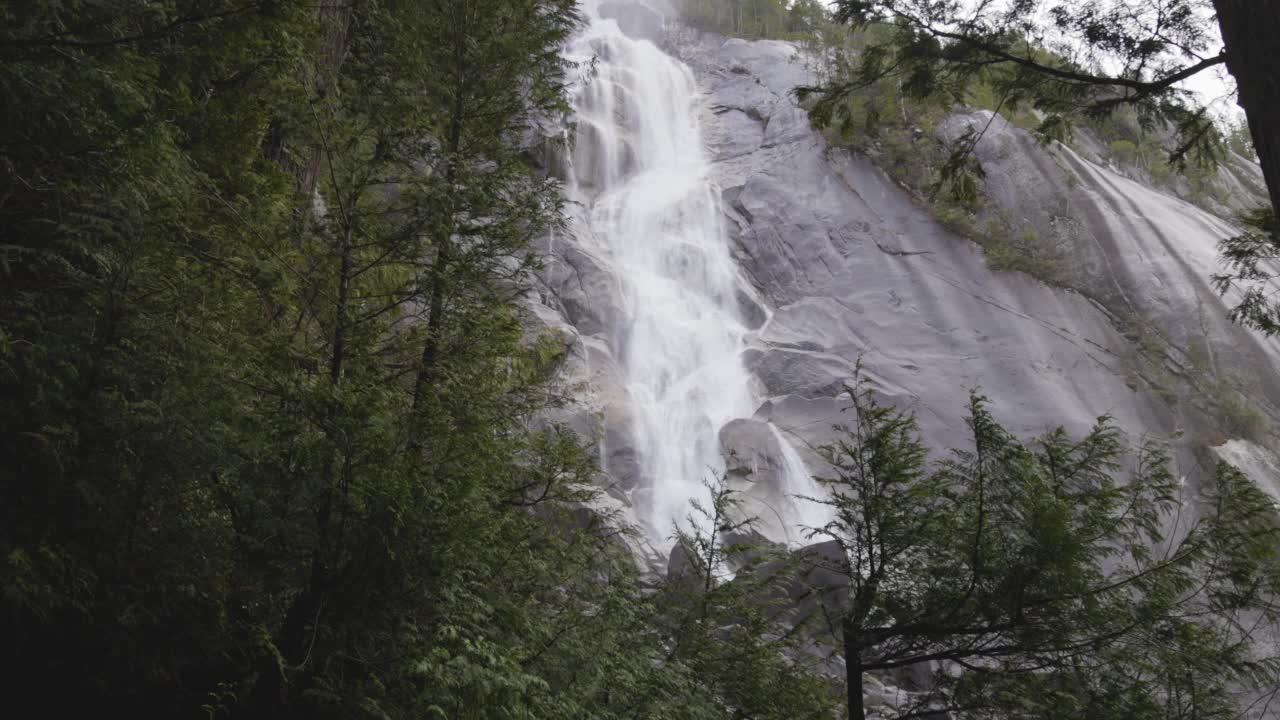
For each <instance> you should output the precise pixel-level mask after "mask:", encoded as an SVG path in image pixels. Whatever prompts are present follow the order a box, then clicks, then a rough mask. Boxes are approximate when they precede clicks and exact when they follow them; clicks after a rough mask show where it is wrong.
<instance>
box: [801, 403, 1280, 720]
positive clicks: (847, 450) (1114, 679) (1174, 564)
mask: <svg viewBox="0 0 1280 720" xmlns="http://www.w3.org/2000/svg"><path fill="white" fill-rule="evenodd" d="M850 395H851V398H852V401H853V412H854V422H853V424H852V425H851V426H849V427H847V428H845V429H844V432H843V434H842V436H841V437H840V439H839V440H838V441H837V442H836V443H835V444H834V445H832V446H831V447H830V448H829V451H828V456H829V460H830V462H831V464H832V466H833V468H834V469H835V474H834V476H833V477H831V478H829V479H827V480H825V483H826V485H827V487H829V488H830V490H831V496H830V499H828V500H825V501H824V502H826V503H827V504H829V505H830V506H831V507H832V509H833V510H834V511H835V514H836V518H835V519H834V520H833V521H832V522H831V523H829V524H828V525H826V526H824V527H822V528H816V529H815V530H814V536H815V537H826V538H828V539H829V540H830V542H831V543H832V551H831V552H829V553H827V554H826V556H825V557H826V559H825V560H824V561H822V563H821V564H820V566H821V567H822V568H823V569H824V570H826V571H828V572H832V573H835V574H836V575H837V576H838V577H840V578H842V581H841V582H840V583H837V584H836V585H835V586H827V587H821V588H818V590H819V592H821V593H823V594H824V596H825V597H826V604H825V608H826V609H827V611H828V612H830V613H831V614H832V615H833V617H835V618H836V620H835V621H834V622H833V623H832V628H833V636H834V638H835V639H836V641H837V642H838V653H839V655H840V656H841V657H842V658H843V659H844V662H845V669H846V687H847V707H848V714H849V717H850V718H858V719H859V720H860V719H861V718H864V717H866V715H867V712H866V709H865V707H864V705H863V694H862V687H863V677H864V676H865V674H867V673H884V672H888V671H893V670H897V669H901V668H907V667H917V668H919V667H923V668H928V669H931V675H932V677H931V681H930V682H929V683H928V686H927V687H925V688H923V689H921V690H920V692H917V693H914V694H913V695H912V696H911V697H910V700H909V701H908V702H906V703H905V704H903V705H902V706H901V707H899V708H897V711H896V714H895V715H894V716H895V717H917V716H922V715H927V714H929V713H937V712H952V713H955V714H957V715H958V716H960V717H972V718H981V717H992V718H1003V717H1050V718H1054V717H1063V718H1066V717H1082V716H1083V717H1133V718H1172V717H1216V716H1218V715H1219V714H1222V713H1229V714H1232V715H1233V716H1235V714H1236V713H1243V712H1247V711H1248V710H1249V709H1250V706H1251V703H1252V701H1253V700H1254V699H1255V698H1256V697H1257V696H1258V694H1259V693H1261V694H1263V695H1265V694H1267V693H1271V692H1274V691H1275V688H1276V687H1277V678H1278V677H1280V675H1278V674H1277V673H1278V671H1280V665H1278V664H1277V657H1276V653H1275V650H1274V639H1275V635H1274V629H1275V627H1276V626H1275V621H1276V615H1275V606H1274V598H1275V593H1276V591H1277V590H1280V550H1278V549H1277V545H1276V541H1277V540H1278V539H1280V520H1278V519H1277V515H1276V511H1275V509H1274V507H1273V505H1272V503H1271V502H1269V501H1268V499H1267V498H1266V496H1265V495H1264V494H1263V493H1262V492H1261V491H1260V490H1259V489H1258V488H1257V487H1256V486H1254V485H1253V484H1252V483H1250V482H1249V481H1248V480H1247V479H1246V478H1244V477H1243V476H1242V475H1241V474H1240V473H1239V471H1237V470H1235V469H1234V468H1232V467H1230V466H1227V465H1221V466H1219V467H1218V469H1217V472H1216V474H1215V475H1214V476H1213V477H1212V478H1211V480H1210V482H1209V483H1208V484H1207V486H1206V487H1205V488H1204V490H1203V495H1202V497H1201V498H1199V500H1198V502H1194V503H1189V506H1188V507H1187V508H1185V509H1184V508H1183V507H1182V503H1183V501H1190V500H1191V498H1189V497H1184V495H1183V488H1182V487H1181V484H1180V483H1181V481H1180V480H1179V479H1178V478H1176V477H1174V476H1173V474H1172V473H1171V471H1170V470H1169V466H1168V465H1169V459H1168V457H1167V453H1166V451H1165V450H1164V448H1163V447H1161V446H1160V445H1158V444H1155V443H1152V442H1146V443H1143V444H1142V445H1141V446H1139V447H1138V448H1137V450H1136V452H1135V453H1134V454H1132V455H1129V454H1127V453H1126V446H1125V444H1124V442H1123V439H1122V437H1121V435H1120V433H1119V432H1118V431H1117V430H1116V428H1115V427H1114V426H1113V425H1112V424H1111V423H1110V421H1109V420H1108V419H1107V418H1105V417H1104V418H1100V419H1099V421H1098V423H1097V425H1095V427H1094V428H1093V429H1092V430H1091V431H1090V432H1089V433H1088V434H1086V435H1085V436H1084V437H1083V438H1080V439H1078V440H1077V439H1073V438H1071V437H1069V436H1068V435H1067V433H1066V432H1064V431H1063V430H1061V429H1059V430H1055V431H1053V432H1050V433H1048V434H1046V435H1044V436H1043V437H1041V438H1039V439H1037V440H1036V441H1035V442H1034V443H1031V444H1024V443H1022V442H1020V441H1018V440H1017V439H1016V438H1014V437H1013V436H1012V435H1011V434H1010V433H1009V432H1008V431H1007V430H1005V429H1004V428H1002V427H1001V426H1000V425H999V424H998V423H997V422H996V420H995V418H994V417H993V416H992V414H991V412H990V411H989V410H988V408H987V404H986V400H985V399H984V398H982V397H981V396H978V395H975V396H973V398H972V399H971V402H970V405H969V412H970V415H969V421H968V422H969V428H970V432H971V436H972V439H973V441H972V445H971V446H970V447H968V448H964V449H958V450H952V451H951V453H950V455H949V456H948V457H945V458H942V459H940V460H938V461H937V462H935V463H932V464H931V463H930V462H929V461H928V453H927V451H926V449H925V447H924V446H923V445H922V443H921V441H920V439H919V436H918V433H917V429H916V424H915V419H914V417H913V416H912V415H911V414H909V413H907V412H905V411H902V410H899V409H896V408H893V407H889V406H885V405H881V404H879V403H878V402H876V400H875V398H874V395H873V391H872V390H871V388H870V387H869V386H868V385H867V384H866V382H865V381H859V384H858V385H857V386H855V387H854V388H852V389H851V392H850ZM1126 469H1127V472H1126ZM1193 507H1194V511H1193Z"/></svg>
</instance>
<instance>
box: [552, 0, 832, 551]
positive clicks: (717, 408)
mask: <svg viewBox="0 0 1280 720" xmlns="http://www.w3.org/2000/svg"><path fill="white" fill-rule="evenodd" d="M585 9H586V11H587V13H588V16H589V18H590V24H589V25H588V27H587V28H586V29H585V30H584V31H583V32H582V34H581V35H580V36H578V37H577V38H576V40H575V41H574V42H573V43H572V44H571V46H570V48H569V51H568V56H569V58H570V59H571V60H574V61H577V62H579V63H581V67H584V68H585V67H590V68H591V71H590V72H587V73H585V77H584V79H583V82H582V83H581V84H580V86H579V87H578V88H576V90H575V93H574V96H573V105H574V109H575V111H576V136H575V137H574V142H573V143H572V154H571V158H570V162H569V168H568V175H569V177H568V182H567V186H568V187H567V190H568V194H569V197H570V199H571V200H573V201H575V202H578V203H581V204H582V205H583V206H584V208H585V225H586V227H576V228H574V232H575V236H576V238H577V240H578V242H579V244H580V245H581V246H582V247H584V248H586V249H588V250H589V251H590V252H591V253H592V254H593V255H595V256H597V257H598V258H599V259H600V260H601V261H602V262H604V263H606V264H608V265H609V270H610V273H611V275H612V276H613V277H614V278H616V280H617V282H618V287H617V294H618V296H619V299H620V306H621V309H622V312H623V314H624V316H625V317H624V319H623V321H622V323H621V325H622V326H621V327H619V328H616V329H615V331H614V333H613V338H612V343H613V345H614V348H613V350H614V354H615V356H616V357H617V358H618V360H619V362H620V363H621V365H622V369H623V372H624V374H625V382H626V388H627V391H628V394H629V403H630V411H631V414H632V428H631V429H632V434H633V437H634V442H635V446H636V452H637V458H638V462H639V465H640V474H641V477H640V482H639V485H638V487H637V489H636V490H635V491H633V493H632V501H633V504H634V505H635V507H636V510H637V512H638V514H639V516H640V518H641V520H642V521H643V522H644V523H645V524H646V525H647V529H648V530H649V532H650V535H651V539H652V540H653V541H654V542H655V544H657V545H658V546H660V547H664V546H666V545H667V540H668V539H669V536H670V535H671V531H672V523H673V522H674V521H683V519H684V518H685V517H686V516H687V515H688V514H689V500H690V499H691V498H706V497H707V492H706V489H705V487H704V485H703V483H704V481H705V480H707V479H710V478H711V477H712V475H713V474H714V473H721V472H723V471H724V469H725V463H724V459H723V457H722V455H721V448H720V442H719V437H718V435H719V430H720V428H721V427H722V426H723V425H724V424H725V423H727V422H728V421H730V420H733V419H735V418H747V417H751V415H752V413H753V412H754V411H755V408H756V407H757V404H758V398H757V397H755V395H754V393H753V390H752V378H751V375H750V373H748V372H747V370H746V368H745V367H744V366H743V362H742V351H743V349H744V347H745V344H744V343H745V339H746V337H747V335H748V332H749V331H748V329H747V327H746V326H745V325H744V323H743V320H742V318H741V316H740V310H739V306H738V301H737V299H736V297H735V291H736V290H737V289H738V288H739V286H740V280H739V277H738V272H737V267H736V265H735V263H734V261H733V258H732V257H731V256H730V253H729V248H728V242H727V239H726V234H725V232H724V228H723V227H722V225H721V207H720V193H719V188H717V187H715V185H714V184H713V183H712V181H711V180H710V179H709V174H710V169H711V168H710V161H709V158H708V154H707V151H706V149H705V147H704V145H703V138H702V133H701V128H700V126H699V117H700V114H701V112H700V111H701V106H700V102H701V98H700V96H699V92H698V88H697V86H696V83H695V81H694V77H693V74H692V73H691V72H690V70H689V68H688V67H686V66H685V65H684V64H682V63H680V62H679V61H677V60H675V59H674V58H672V57H671V56H669V55H667V54H666V53H664V52H663V51H661V50H660V49H659V48H657V47H656V46H655V45H653V44H652V43H651V42H648V41H644V40H635V39H632V38H629V37H627V36H626V35H624V34H623V33H622V32H621V31H620V30H619V29H618V26H617V24H616V23H615V22H613V21H612V20H602V19H599V18H597V17H595V8H594V7H593V6H592V4H591V3H588V6H587V7H586V8H585ZM779 438H780V439H781V436H779ZM788 450H790V449H788ZM789 454H790V456H791V462H789V463H786V467H787V468H788V472H787V473H786V474H787V475H788V477H786V478H785V479H784V485H786V487H785V488H784V490H785V492H787V493H796V494H808V495H813V494H814V492H815V489H814V483H813V480H812V479H811V478H810V477H809V474H808V472H807V471H806V470H805V469H804V466H803V464H802V463H798V462H797V461H798V457H796V456H795V455H794V451H791V452H790V453H789ZM797 465H798V469H796V468H797ZM806 504H807V503H806ZM787 515H788V516H789V517H792V518H793V520H794V521H796V522H798V521H799V517H798V516H797V514H796V512H795V511H794V510H789V511H788V512H787ZM788 534H793V533H788Z"/></svg>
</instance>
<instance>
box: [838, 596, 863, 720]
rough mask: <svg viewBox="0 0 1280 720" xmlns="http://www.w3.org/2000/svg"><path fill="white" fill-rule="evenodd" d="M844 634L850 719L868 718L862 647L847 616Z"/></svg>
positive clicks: (845, 671) (845, 678)
mask: <svg viewBox="0 0 1280 720" xmlns="http://www.w3.org/2000/svg"><path fill="white" fill-rule="evenodd" d="M842 634H843V635H844V683H845V692H846V695H847V696H848V709H849V716H848V717H849V720H866V717H867V709H866V708H865V707H864V706H863V704H862V647H861V645H860V644H859V643H858V630H857V628H855V627H854V625H853V622H852V620H851V619H850V618H847V617H846V618H845V621H844V628H843V633H842Z"/></svg>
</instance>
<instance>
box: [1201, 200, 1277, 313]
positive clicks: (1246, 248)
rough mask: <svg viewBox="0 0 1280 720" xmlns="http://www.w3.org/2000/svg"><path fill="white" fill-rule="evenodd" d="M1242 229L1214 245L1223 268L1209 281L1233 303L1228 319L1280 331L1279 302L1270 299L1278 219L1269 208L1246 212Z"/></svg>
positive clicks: (1273, 275)
mask: <svg viewBox="0 0 1280 720" xmlns="http://www.w3.org/2000/svg"><path fill="white" fill-rule="evenodd" d="M1240 220H1241V222H1242V224H1243V225H1244V227H1245V231H1244V232H1243V233H1241V234H1240V235H1236V236H1234V237H1230V238H1227V239H1225V240H1223V241H1222V242H1221V243H1220V244H1219V245H1218V250H1219V252H1220V253H1221V254H1222V259H1223V265H1224V266H1225V270H1224V272H1222V273H1218V274H1216V275H1214V276H1213V285H1214V288H1215V289H1216V290H1217V291H1218V293H1219V294H1220V295H1222V296H1224V297H1226V296H1228V295H1230V296H1231V297H1232V298H1233V299H1234V301H1235V303H1236V304H1235V306H1234V307H1232V309H1231V319H1232V320H1234V321H1236V322H1238V323H1241V324H1244V325H1246V326H1248V327H1251V328H1253V329H1255V330H1258V331H1260V332H1262V333H1265V334H1266V335H1268V336H1274V335H1276V334H1277V333H1280V304H1278V303H1276V301H1274V300H1273V299H1272V295H1273V293H1272V290H1271V280H1272V279H1273V278H1275V276H1276V273H1275V272H1274V271H1273V270H1272V268H1271V265H1272V263H1273V261H1274V260H1275V259H1276V258H1280V223H1277V222H1276V215H1275V213H1274V212H1272V211H1271V210H1270V209H1264V210H1257V211H1254V212H1251V213H1246V214H1244V215H1243V216H1242V217H1241V218H1240Z"/></svg>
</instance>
